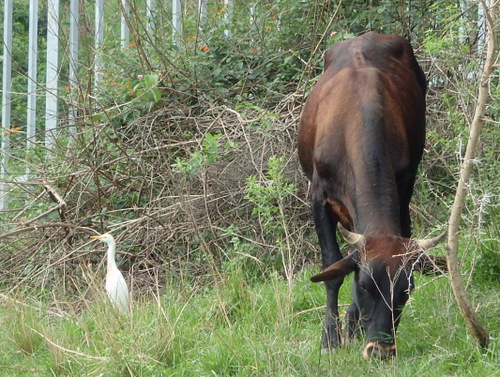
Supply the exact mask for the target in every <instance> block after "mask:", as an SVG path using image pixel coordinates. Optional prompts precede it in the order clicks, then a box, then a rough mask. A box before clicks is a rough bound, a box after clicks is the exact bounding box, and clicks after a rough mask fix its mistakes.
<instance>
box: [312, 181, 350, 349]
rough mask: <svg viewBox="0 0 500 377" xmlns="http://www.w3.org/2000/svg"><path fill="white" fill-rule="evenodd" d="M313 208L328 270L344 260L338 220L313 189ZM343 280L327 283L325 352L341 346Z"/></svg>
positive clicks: (322, 346)
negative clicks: (339, 305) (337, 236)
mask: <svg viewBox="0 0 500 377" xmlns="http://www.w3.org/2000/svg"><path fill="white" fill-rule="evenodd" d="M311 206H312V214H313V218H314V224H315V227H316V232H317V234H318V238H319V243H320V246H321V256H322V260H323V268H326V267H328V266H330V265H331V264H332V263H334V262H336V261H338V260H340V259H342V255H341V254H340V250H339V246H338V243H337V239H336V235H335V231H336V226H337V218H336V216H335V215H334V213H333V212H332V210H331V207H330V205H328V204H327V202H326V200H325V198H324V195H323V193H322V192H321V191H320V190H314V189H313V193H312V201H311ZM343 280H344V279H336V280H332V281H326V282H325V287H326V301H327V303H326V305H327V310H326V316H325V321H324V325H323V333H322V336H321V349H322V351H323V352H325V351H329V350H332V349H335V348H337V347H338V346H339V344H340V338H341V325H340V320H339V311H338V295H339V289H340V286H341V285H342V282H343Z"/></svg>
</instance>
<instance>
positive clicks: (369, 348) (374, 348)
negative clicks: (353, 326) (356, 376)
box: [363, 342, 396, 360]
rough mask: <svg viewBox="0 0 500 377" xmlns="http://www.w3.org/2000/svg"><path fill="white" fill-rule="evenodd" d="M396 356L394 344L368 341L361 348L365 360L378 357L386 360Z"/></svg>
mask: <svg viewBox="0 0 500 377" xmlns="http://www.w3.org/2000/svg"><path fill="white" fill-rule="evenodd" d="M394 356H396V345H395V344H392V345H383V344H380V343H377V342H368V343H366V345H365V349H364V350H363V358H364V359H365V360H370V359H378V360H386V359H388V358H391V357H394Z"/></svg>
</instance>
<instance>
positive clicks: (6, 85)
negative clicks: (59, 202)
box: [0, 0, 13, 210]
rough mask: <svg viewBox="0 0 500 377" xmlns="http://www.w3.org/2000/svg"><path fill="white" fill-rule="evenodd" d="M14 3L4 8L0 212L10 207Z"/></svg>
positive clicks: (7, 0)
mask: <svg viewBox="0 0 500 377" xmlns="http://www.w3.org/2000/svg"><path fill="white" fill-rule="evenodd" d="M12 1H13V0H5V3H4V8H3V71H2V72H3V78H2V80H3V82H2V90H3V92H2V130H1V131H2V166H1V169H0V180H1V181H0V210H3V209H6V208H7V205H8V197H7V193H8V191H9V186H8V184H7V183H5V181H4V180H5V178H6V176H7V164H8V163H9V156H10V140H9V135H8V134H7V131H8V130H9V129H10V128H11V127H10V92H11V87H12V76H11V75H12V56H11V51H12Z"/></svg>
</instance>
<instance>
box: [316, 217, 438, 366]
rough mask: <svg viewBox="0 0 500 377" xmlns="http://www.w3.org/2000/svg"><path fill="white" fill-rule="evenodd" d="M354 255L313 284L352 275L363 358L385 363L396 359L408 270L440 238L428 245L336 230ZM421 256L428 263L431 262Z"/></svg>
mask: <svg viewBox="0 0 500 377" xmlns="http://www.w3.org/2000/svg"><path fill="white" fill-rule="evenodd" d="M339 229H340V230H341V233H342V235H343V236H344V239H345V240H346V241H347V242H348V243H350V244H352V245H354V246H355V247H356V251H355V252H353V253H351V254H349V255H348V256H346V257H345V258H343V259H341V260H340V261H338V262H335V263H333V264H332V265H331V266H329V267H327V268H326V269H325V270H324V271H323V272H322V273H321V274H319V275H316V276H313V277H312V278H311V280H312V281H313V282H318V281H326V280H333V279H336V278H343V277H345V276H346V275H348V274H349V273H351V272H354V285H353V290H352V291H353V301H354V303H355V304H356V305H357V307H358V309H359V314H360V322H361V325H362V327H363V329H364V331H365V347H364V351H363V357H364V358H365V359H367V360H368V359H370V358H372V357H374V358H378V359H386V358H389V357H392V356H395V354H396V345H395V334H396V330H397V327H398V324H399V321H400V319H401V314H402V310H403V307H404V305H405V304H406V301H407V300H408V298H409V295H410V292H411V290H412V288H413V271H414V270H415V269H420V268H421V266H422V260H423V259H422V258H421V257H422V256H423V252H424V251H425V250H427V249H429V248H430V247H432V246H434V245H436V244H437V243H438V242H439V241H440V240H441V239H442V238H443V236H444V234H442V235H440V236H438V237H436V238H434V239H430V240H412V239H408V238H402V237H398V236H390V235H378V236H363V235H360V234H356V233H352V232H349V231H347V230H345V229H344V228H342V227H341V226H339ZM428 258H429V257H428V256H426V257H425V258H424V259H426V260H427V263H428V262H429V261H430V260H431V259H428Z"/></svg>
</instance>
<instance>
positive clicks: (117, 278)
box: [90, 233, 130, 314]
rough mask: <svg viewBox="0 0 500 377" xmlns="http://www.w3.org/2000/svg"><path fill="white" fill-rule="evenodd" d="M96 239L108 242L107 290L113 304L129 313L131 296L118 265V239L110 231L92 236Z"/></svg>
mask: <svg viewBox="0 0 500 377" xmlns="http://www.w3.org/2000/svg"><path fill="white" fill-rule="evenodd" d="M90 238H93V239H95V240H101V241H102V242H104V243H106V244H108V253H107V258H108V261H107V272H106V292H108V297H109V300H110V301H111V303H112V304H113V306H114V307H115V308H116V309H118V310H119V311H121V312H122V313H126V314H128V313H129V310H130V306H129V302H130V297H129V292H128V287H127V282H126V281H125V279H124V278H123V275H122V273H121V272H120V270H119V269H118V267H117V266H116V261H115V253H116V241H115V239H114V238H113V236H112V235H111V234H109V233H105V234H102V235H100V236H90Z"/></svg>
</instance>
